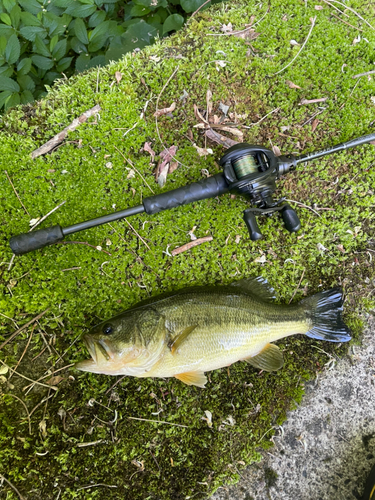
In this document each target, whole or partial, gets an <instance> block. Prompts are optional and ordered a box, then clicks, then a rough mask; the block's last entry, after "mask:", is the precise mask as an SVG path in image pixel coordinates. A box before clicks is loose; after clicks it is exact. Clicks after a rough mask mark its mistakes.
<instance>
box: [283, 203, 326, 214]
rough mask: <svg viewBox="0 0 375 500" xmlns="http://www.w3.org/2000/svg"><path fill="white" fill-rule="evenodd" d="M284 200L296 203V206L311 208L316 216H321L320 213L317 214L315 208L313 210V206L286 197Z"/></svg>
mask: <svg viewBox="0 0 375 500" xmlns="http://www.w3.org/2000/svg"><path fill="white" fill-rule="evenodd" d="M285 201H289V203H296V204H297V205H298V206H300V207H303V208H308V209H309V210H311V211H312V212H314V214H315V215H317V216H318V217H321V215H320V214H318V212H317V211H316V210H314V209H313V208H311V207H309V206H308V205H305V204H304V203H300V202H299V201H295V200H287V199H285Z"/></svg>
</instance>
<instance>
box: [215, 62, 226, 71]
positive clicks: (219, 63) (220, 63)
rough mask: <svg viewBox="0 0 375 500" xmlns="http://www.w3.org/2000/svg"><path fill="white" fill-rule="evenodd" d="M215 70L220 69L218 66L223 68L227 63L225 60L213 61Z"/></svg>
mask: <svg viewBox="0 0 375 500" xmlns="http://www.w3.org/2000/svg"><path fill="white" fill-rule="evenodd" d="M215 63H216V69H217V71H220V68H225V66H226V65H227V63H226V62H225V61H215Z"/></svg>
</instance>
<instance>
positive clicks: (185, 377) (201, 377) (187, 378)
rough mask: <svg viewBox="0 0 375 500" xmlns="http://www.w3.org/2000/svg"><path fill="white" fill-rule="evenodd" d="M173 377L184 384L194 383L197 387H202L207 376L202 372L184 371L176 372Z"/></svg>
mask: <svg viewBox="0 0 375 500" xmlns="http://www.w3.org/2000/svg"><path fill="white" fill-rule="evenodd" d="M175 378H177V379H178V380H181V382H183V383H184V384H186V385H196V386H197V387H201V388H202V389H204V386H205V385H206V383H207V377H206V375H205V374H204V373H203V372H185V373H177V375H175Z"/></svg>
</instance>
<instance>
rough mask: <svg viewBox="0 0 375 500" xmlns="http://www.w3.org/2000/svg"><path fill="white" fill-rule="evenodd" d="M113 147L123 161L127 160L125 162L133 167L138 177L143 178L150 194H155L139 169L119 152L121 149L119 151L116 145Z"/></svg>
mask: <svg viewBox="0 0 375 500" xmlns="http://www.w3.org/2000/svg"><path fill="white" fill-rule="evenodd" d="M115 149H117V151H118V152H119V153H120V155H121V156H122V157H123V158H124V160H125V161H127V162H128V163H129V165H130V166H131V167H132V168H133V169H134V170H135V171H136V172H137V174H138V175H139V176H140V177H142V179H143V181H144V183H145V184H146V186H147V187H148V188H149V190H150V191H151V193H152V194H155V192H154V191H153V190H152V189H151V187H150V185H149V184H148V182H147V181H146V179H145V178H144V177H143V175H142V174H141V173H140V172H139V171H138V170H137V169H136V168H135V166H134V165H133V163H132V162H131V161H130V160H128V159H127V158H126V157H125V156H124V155H123V154H122V153H121V151H120V150H119V149H118V148H116V146H115Z"/></svg>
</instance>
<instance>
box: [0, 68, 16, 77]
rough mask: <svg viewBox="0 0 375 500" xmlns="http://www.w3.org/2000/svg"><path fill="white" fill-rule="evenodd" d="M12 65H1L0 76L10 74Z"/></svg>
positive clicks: (11, 73)
mask: <svg viewBox="0 0 375 500" xmlns="http://www.w3.org/2000/svg"><path fill="white" fill-rule="evenodd" d="M12 75H13V67H12V66H2V67H1V68H0V76H12Z"/></svg>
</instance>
